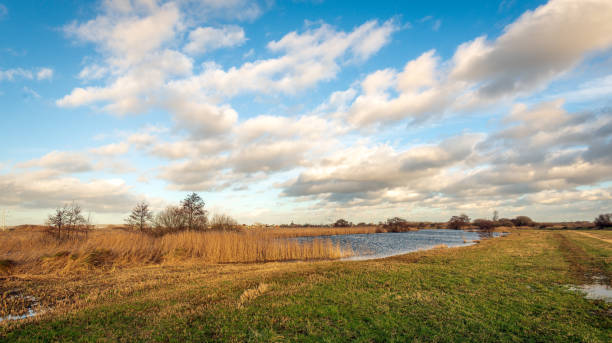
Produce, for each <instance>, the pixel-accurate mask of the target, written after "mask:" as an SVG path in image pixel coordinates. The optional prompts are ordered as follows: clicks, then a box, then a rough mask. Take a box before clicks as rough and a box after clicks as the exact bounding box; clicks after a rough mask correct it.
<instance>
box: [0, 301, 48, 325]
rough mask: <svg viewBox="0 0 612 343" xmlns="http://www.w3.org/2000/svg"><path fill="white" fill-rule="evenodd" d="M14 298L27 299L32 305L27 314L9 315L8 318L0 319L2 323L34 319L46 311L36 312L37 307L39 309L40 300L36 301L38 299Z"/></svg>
mask: <svg viewBox="0 0 612 343" xmlns="http://www.w3.org/2000/svg"><path fill="white" fill-rule="evenodd" d="M14 297H17V298H21V299H25V300H27V301H28V302H30V305H29V306H28V308H27V312H26V313H24V314H21V315H12V314H9V315H8V316H4V317H0V323H1V322H3V321H5V320H19V319H25V318H30V317H34V316H36V315H39V314H42V313H44V310H40V311H35V310H34V308H35V307H38V299H36V297H33V296H31V295H15V296H14Z"/></svg>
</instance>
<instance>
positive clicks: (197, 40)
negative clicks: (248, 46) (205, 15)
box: [184, 26, 246, 54]
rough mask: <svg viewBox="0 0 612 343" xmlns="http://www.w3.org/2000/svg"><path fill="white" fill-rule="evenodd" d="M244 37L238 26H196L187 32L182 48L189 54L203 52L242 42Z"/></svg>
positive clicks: (244, 40)
mask: <svg viewBox="0 0 612 343" xmlns="http://www.w3.org/2000/svg"><path fill="white" fill-rule="evenodd" d="M244 42H246V37H245V35H244V30H243V29H242V28H241V27H240V26H225V27H222V28H220V29H218V28H214V27H198V28H197V29H195V30H193V31H191V32H190V33H189V42H188V43H187V45H185V48H184V50H185V51H186V52H187V53H190V54H203V53H205V52H209V51H212V50H215V49H219V48H224V47H234V46H239V45H242V44H244Z"/></svg>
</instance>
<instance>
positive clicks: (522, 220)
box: [512, 216, 535, 226]
mask: <svg viewBox="0 0 612 343" xmlns="http://www.w3.org/2000/svg"><path fill="white" fill-rule="evenodd" d="M512 223H514V226H535V222H534V221H533V220H531V218H529V217H527V216H518V217H516V218H514V219H512Z"/></svg>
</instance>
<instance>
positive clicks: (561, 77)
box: [0, 0, 612, 225]
mask: <svg viewBox="0 0 612 343" xmlns="http://www.w3.org/2000/svg"><path fill="white" fill-rule="evenodd" d="M611 95H612V2H611V1H609V0H551V1H548V2H547V1H519V0H501V1H485V2H483V1H427V2H425V1H383V0H381V1H375V2H371V1H323V0H319V1H307V0H302V1H298V0H294V1H280V0H277V1H273V0H267V1H266V0H263V1H246V0H175V1H161V0H102V1H77V0H53V1H51V0H10V1H7V0H0V119H1V123H2V124H1V131H0V139H1V142H2V144H1V145H0V209H1V210H4V211H7V213H8V216H7V222H8V224H9V225H18V224H25V223H28V224H41V223H43V222H44V221H45V219H46V217H47V215H48V214H49V213H50V212H51V211H53V209H55V208H57V207H59V206H62V205H63V204H65V203H69V202H73V201H74V202H77V203H79V204H81V206H82V207H83V208H84V209H85V211H86V212H90V213H91V215H92V220H93V221H94V223H97V224H111V223H121V222H123V220H124V218H125V217H126V215H127V213H129V211H130V210H131V208H132V207H133V206H134V205H135V204H136V203H137V202H139V201H147V202H148V203H149V204H150V205H151V207H152V208H153V209H154V210H155V211H159V210H161V209H163V208H164V207H166V206H169V205H173V204H178V203H179V202H180V200H181V199H183V198H184V197H185V195H186V194H188V193H190V192H197V193H198V194H200V195H201V197H202V198H203V199H204V200H205V202H206V208H207V209H208V210H209V212H210V213H211V214H212V213H225V214H228V215H231V216H233V217H234V218H236V219H237V220H238V221H239V222H241V223H247V224H248V223H256V222H261V223H270V224H273V223H277V224H278V223H289V222H292V221H293V222H295V223H315V224H319V223H329V222H332V221H335V220H336V219H338V218H346V219H348V220H351V221H353V222H378V221H382V220H385V219H386V218H389V217H394V216H399V217H402V218H406V219H408V220H414V221H443V220H447V219H448V218H449V217H450V216H452V215H456V214H459V213H466V214H468V215H469V216H470V217H472V218H488V217H491V216H492V214H493V211H498V212H499V215H500V217H514V216H517V215H528V216H530V217H532V218H533V219H535V220H539V221H567V220H592V219H593V218H594V217H595V216H596V215H597V214H599V213H607V212H612V97H611Z"/></svg>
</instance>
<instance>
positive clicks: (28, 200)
mask: <svg viewBox="0 0 612 343" xmlns="http://www.w3.org/2000/svg"><path fill="white" fill-rule="evenodd" d="M0 188H1V189H3V190H4V196H2V198H0V204H2V205H4V206H11V205H18V206H20V207H23V208H55V207H57V206H61V205H63V204H65V203H69V202H72V201H76V202H78V203H79V204H81V205H82V206H83V208H84V209H85V210H91V211H96V212H119V213H124V212H126V211H128V210H129V208H131V206H133V204H134V203H135V202H136V201H137V200H138V199H139V198H140V197H137V196H136V195H135V194H133V193H131V191H130V187H128V186H127V185H126V183H125V181H123V180H122V179H106V180H105V179H92V180H88V181H82V180H80V179H78V178H75V177H68V176H61V175H59V174H58V173H57V172H54V171H49V170H40V171H27V172H19V173H8V174H0Z"/></svg>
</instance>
